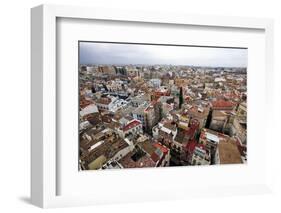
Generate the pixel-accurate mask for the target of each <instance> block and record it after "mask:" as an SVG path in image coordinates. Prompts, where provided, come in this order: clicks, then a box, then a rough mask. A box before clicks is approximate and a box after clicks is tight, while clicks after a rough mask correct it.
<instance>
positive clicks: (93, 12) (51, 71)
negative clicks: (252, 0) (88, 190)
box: [31, 5, 273, 208]
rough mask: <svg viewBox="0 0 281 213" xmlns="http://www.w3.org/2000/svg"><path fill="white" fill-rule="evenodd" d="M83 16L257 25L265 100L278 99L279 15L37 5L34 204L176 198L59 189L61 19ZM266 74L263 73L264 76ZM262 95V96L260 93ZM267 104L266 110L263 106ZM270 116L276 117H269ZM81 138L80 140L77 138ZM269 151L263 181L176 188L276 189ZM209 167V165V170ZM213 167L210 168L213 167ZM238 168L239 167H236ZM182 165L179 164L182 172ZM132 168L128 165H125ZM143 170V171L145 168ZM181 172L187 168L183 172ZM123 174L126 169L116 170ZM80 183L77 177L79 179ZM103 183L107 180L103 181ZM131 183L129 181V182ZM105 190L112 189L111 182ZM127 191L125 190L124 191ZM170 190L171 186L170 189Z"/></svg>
mask: <svg viewBox="0 0 281 213" xmlns="http://www.w3.org/2000/svg"><path fill="white" fill-rule="evenodd" d="M58 18H64V19H80V20H86V19H87V20H109V21H112V20H113V21H114V20H115V21H120V22H134V23H153V24H159V25H168V26H173V25H174V26H178V25H180V26H188V25H192V26H201V27H214V28H215V27H218V28H227V29H228V30H231V29H256V30H262V31H263V32H264V36H265V37H264V42H265V53H264V61H265V67H264V69H263V71H262V72H263V73H262V75H263V74H264V75H265V77H266V78H265V79H263V80H264V83H265V87H264V88H263V89H262V92H264V99H263V100H264V102H265V103H264V104H266V105H267V106H270V105H272V103H273V100H272V96H271V95H270V91H271V90H272V89H273V85H272V82H273V81H272V79H273V61H272V58H273V21H272V20H271V19H261V18H241V17H216V16H204V15H188V14H173V13H168V14H167V13H153V12H148V11H120V10H113V9H108V8H104V9H102V8H85V7H74V6H57V5H56V6H54V5H41V6H38V7H35V8H32V10H31V26H32V29H31V43H32V45H31V58H32V63H31V65H32V66H31V68H32V72H31V73H32V76H31V78H32V79H31V80H32V88H31V93H32V94H31V97H32V103H31V112H32V116H31V124H32V125H31V131H32V134H31V136H32V137H31V139H32V141H31V201H32V203H33V204H35V205H37V206H40V207H43V208H47V207H59V206H75V205H91V204H99V203H114V202H129V201H130V202H138V201H142V200H161V199H173V197H172V196H161V194H163V191H159V190H157V187H156V188H155V189H152V191H151V194H152V195H151V196H144V195H143V194H139V195H137V196H130V194H123V195H122V197H121V196H119V197H116V196H115V197H114V196H111V197H110V196H109V197H108V199H107V198H106V197H105V196H104V195H103V196H101V198H100V199H98V198H97V196H94V195H93V196H89V195H58V184H59V181H58V173H59V171H58V169H59V168H60V167H58V166H57V163H58V162H57V160H58V159H59V156H58V154H59V153H58V151H57V134H58V133H57V129H56V126H57V125H56V124H57V116H58V115H57V107H58V106H57V99H56V97H57V88H58V84H60V82H59V81H58V79H57V73H56V71H57V58H56V57H57V53H56V51H57V45H58V44H57V40H56V36H57V20H58ZM260 80H262V79H260ZM255 98H256V97H255ZM261 110H263V109H262V108H261ZM265 119H270V118H268V117H266V118H265ZM265 134H266V136H267V137H266V138H267V140H266V141H265V144H264V146H265V147H266V149H267V150H269V151H270V148H271V147H270V146H269V145H270V135H269V127H267V129H266V133H265ZM77 143H78V141H77ZM269 151H267V153H265V155H264V156H263V157H264V158H265V159H266V162H265V165H264V167H262V168H261V172H262V173H263V174H265V176H266V177H265V178H263V179H262V180H261V181H259V182H258V183H254V184H249V181H248V182H245V184H241V183H239V184H233V185H228V184H221V185H218V186H208V184H207V183H204V184H203V185H202V187H200V188H198V189H193V188H190V187H188V186H186V187H183V188H182V189H179V188H177V187H175V188H173V187H172V186H169V187H168V188H169V189H168V190H169V191H170V193H171V194H173V193H174V194H177V196H174V198H176V199H177V198H188V197H198V196H214V195H233V194H235V195H240V194H252V193H264V192H270V190H271V189H270V188H271V178H272V175H271V164H270V155H269ZM206 169H207V168H204V170H206ZM208 169H209V168H208ZM236 169H237V168H236ZM177 170H178V169H174V170H173V174H177V173H178V171H177ZM123 172H127V171H123ZM137 173H143V171H142V170H140V171H138V172H137ZM178 174H181V173H178ZM114 175H115V176H116V175H120V173H119V174H118V173H115V174H114ZM73 184H77V183H73ZM101 184H102V183H101ZM124 187H127V188H129V186H124ZM104 190H105V191H108V190H110V189H107V188H106V187H105V189H104ZM124 192H125V191H124ZM164 192H165V193H166V192H167V191H164Z"/></svg>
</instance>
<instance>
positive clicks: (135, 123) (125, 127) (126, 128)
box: [123, 120, 141, 132]
mask: <svg viewBox="0 0 281 213" xmlns="http://www.w3.org/2000/svg"><path fill="white" fill-rule="evenodd" d="M140 124H141V122H140V121H138V120H132V121H131V122H130V123H128V124H127V125H126V126H124V127H123V131H124V132H126V131H128V130H129V129H132V128H134V127H136V126H138V125H140Z"/></svg>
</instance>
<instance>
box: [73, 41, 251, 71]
mask: <svg viewBox="0 0 281 213" xmlns="http://www.w3.org/2000/svg"><path fill="white" fill-rule="evenodd" d="M79 51H80V64H148V65H150V64H171V65H193V66H215V67H247V59H248V51H247V49H233V48H213V47H188V46H164V45H143V44H115V43H94V42H80V47H79Z"/></svg>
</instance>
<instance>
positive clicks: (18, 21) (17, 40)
mask: <svg viewBox="0 0 281 213" xmlns="http://www.w3.org/2000/svg"><path fill="white" fill-rule="evenodd" d="M278 2H279V1H278V0H276V1H271V0H261V1H250V0H248V1H247V0H229V1H225V0H212V1H210V0H205V1H202V0H196V1H195V0H190V1H189V0H183V1H179V0H169V1H163V0H162V1H161V0H160V1H152V0H139V1H129V0H127V1H123V0H118V1H116V0H112V1H110V3H109V1H106V0H104V1H94V0H80V1H74V0H56V1H55V0H45V1H40V0H25V1H23V0H8V1H2V2H1V7H0V15H1V18H0V22H1V23H0V26H1V33H0V36H1V40H0V42H1V45H0V52H1V57H0V59H1V68H0V70H1V77H0V81H1V82H0V92H1V105H0V107H1V109H0V113H1V116H0V118H1V130H0V132H1V140H0V141H1V154H0V158H1V161H0V162H1V176H0V180H1V181H0V189H1V192H0V196H1V197H0V200H1V204H0V209H1V212H12V211H15V212H17V211H18V210H20V211H21V212H24V211H26V212H37V211H39V209H38V208H36V207H33V206H31V205H29V204H27V203H28V202H29V201H28V196H29V187H30V184H29V178H30V175H29V173H30V166H29V163H30V157H29V154H30V151H29V149H30V147H29V146H30V142H29V140H30V134H29V132H30V127H29V125H30V112H29V107H30V104H29V102H30V95H29V93H30V40H29V37H30V11H29V9H30V8H31V7H33V6H36V5H39V4H41V3H56V4H72V5H76V4H79V5H85V6H103V7H113V8H116V9H118V8H123V9H139V10H154V11H157V10H160V11H174V12H177V11H179V12H186V13H192V14H217V15H231V16H253V17H271V18H274V19H275V45H274V46H275V50H274V52H275V72H276V76H275V78H274V80H275V82H273V83H275V87H276V90H275V93H273V95H274V96H275V98H276V99H277V97H279V99H280V97H281V95H280V86H279V85H277V83H278V82H280V81H281V74H280V73H281V62H280V61H281V60H280V56H281V13H280V8H281V7H280V6H279V5H278ZM15 65H16V66H15ZM14 67H16V69H15V70H13V68H14ZM278 108H279V109H281V105H280V101H278V102H276V104H275V106H274V107H273V109H271V110H268V114H269V115H271V116H272V115H274V118H275V122H276V123H275V124H276V125H273V135H276V137H275V138H273V140H275V141H276V146H275V149H274V151H275V152H276V153H275V154H276V155H274V154H272V155H271V156H273V158H275V156H276V159H273V160H274V161H275V162H280V160H279V159H277V157H278V156H279V153H278V154H277V152H280V151H279V150H280V141H281V140H280V139H279V138H277V137H278V133H279V131H280V130H279V127H280V124H278V119H280V112H277V109H278ZM279 123H280V122H279ZM278 125H279V126H278ZM11 136H12V137H11ZM275 166H276V165H275ZM275 173H276V177H275V181H276V187H275V194H273V195H262V196H244V197H231V198H229V197H228V198H220V199H218V198H195V199H193V200H188V201H171V202H158V203H146V204H145V205H144V204H129V205H123V204H122V205H109V206H98V207H87V208H86V207H84V208H83V210H84V211H93V212H94V211H95V212H112V211H115V212H116V211H117V212H118V211H120V212H131V211H132V210H133V211H136V212H147V211H149V212H153V211H157V212H158V211H162V212H176V211H185V210H186V211H185V212H189V211H190V212H191V211H196V212H201V211H202V212H203V211H205V212H206V211H208V212H212V210H216V211H217V212H225V211H227V212H228V213H230V212H236V213H237V212H241V211H243V212H254V211H261V212H278V210H277V209H279V211H280V205H279V202H280V198H281V197H280V192H281V187H280V185H281V184H280V182H278V181H277V180H281V174H280V166H279V169H276V170H275ZM184 181H187V180H183V184H184ZM187 193H188V192H187ZM202 203H204V205H202ZM210 206H211V207H213V209H210ZM80 210H82V208H78V209H77V208H73V209H70V210H68V211H69V212H77V211H80ZM52 211H53V212H60V211H62V210H61V209H56V210H52Z"/></svg>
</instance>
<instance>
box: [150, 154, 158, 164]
mask: <svg viewBox="0 0 281 213" xmlns="http://www.w3.org/2000/svg"><path fill="white" fill-rule="evenodd" d="M150 158H151V159H152V160H153V161H154V162H155V163H156V162H157V161H159V160H160V158H159V156H158V155H157V154H156V153H155V152H153V153H152V155H151V156H150Z"/></svg>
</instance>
